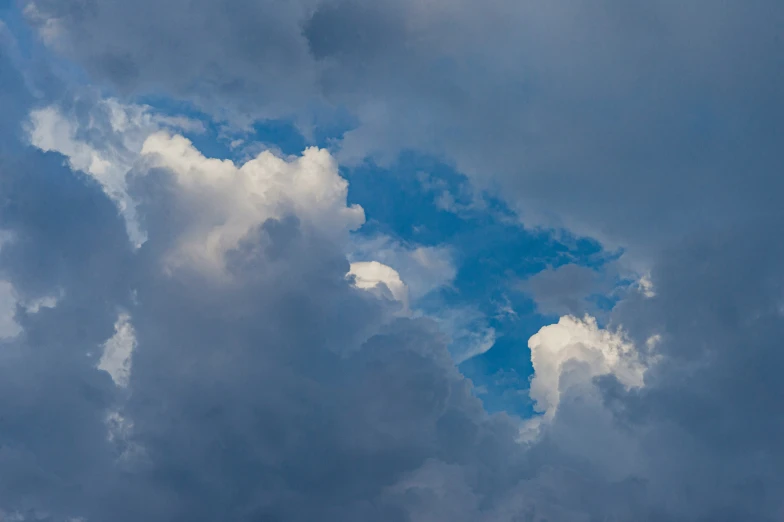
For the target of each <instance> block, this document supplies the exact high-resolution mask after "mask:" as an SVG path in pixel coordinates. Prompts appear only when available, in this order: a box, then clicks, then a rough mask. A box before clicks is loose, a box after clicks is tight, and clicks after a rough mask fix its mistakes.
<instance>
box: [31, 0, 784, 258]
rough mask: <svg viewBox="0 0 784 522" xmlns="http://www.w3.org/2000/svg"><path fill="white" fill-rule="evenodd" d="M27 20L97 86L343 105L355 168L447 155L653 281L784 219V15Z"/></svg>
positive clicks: (763, 9) (126, 12)
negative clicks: (717, 234)
mask: <svg viewBox="0 0 784 522" xmlns="http://www.w3.org/2000/svg"><path fill="white" fill-rule="evenodd" d="M28 5H35V6H36V7H35V10H34V12H31V13H32V14H31V15H30V18H31V20H32V21H33V22H34V23H36V24H38V27H41V28H42V30H48V29H46V28H47V27H51V26H52V25H55V26H56V27H57V31H56V38H54V41H53V42H51V45H52V46H53V48H55V49H57V50H59V51H60V52H61V53H62V54H63V55H64V56H67V57H69V58H71V59H74V60H76V61H77V62H78V63H80V64H82V65H83V66H84V67H86V69H87V70H88V71H89V72H90V73H91V74H92V77H93V78H95V79H97V80H98V81H104V82H109V83H110V84H112V85H113V86H115V87H117V88H119V89H121V90H123V91H124V92H134V93H144V92H152V91H155V90H156V89H158V90H163V91H165V92H168V93H170V94H172V95H174V96H178V97H184V98H189V99H194V100H197V101H198V102H199V103H201V106H203V107H205V108H206V110H207V111H208V112H210V113H212V114H216V115H218V117H223V116H226V115H227V114H234V117H236V118H238V119H240V120H248V119H250V120H253V119H260V118H261V119H263V118H268V117H281V116H282V117H289V118H292V119H294V120H295V121H298V122H304V121H308V120H309V119H311V120H312V118H313V115H314V114H315V113H316V112H318V111H314V110H313V107H324V106H326V107H340V108H345V109H347V110H348V111H349V112H350V113H351V114H352V115H353V116H354V117H355V118H356V120H357V123H358V124H357V126H356V128H354V129H352V130H350V131H349V132H347V133H345V135H344V136H343V137H342V140H341V142H340V153H339V156H338V158H339V159H340V160H341V162H344V163H348V162H350V160H356V161H362V160H363V159H364V158H366V157H368V156H371V157H376V158H378V159H384V158H386V159H390V158H393V157H394V156H395V154H396V153H397V152H398V151H400V150H407V149H414V150H418V151H421V152H425V153H428V154H432V155H434V156H437V157H443V158H446V159H447V160H448V161H449V162H450V163H452V164H454V165H456V166H457V168H458V169H459V170H460V171H461V172H463V173H466V174H468V175H469V176H470V177H471V179H472V180H473V182H474V183H475V184H476V185H477V186H480V187H482V188H491V189H493V190H495V191H496V192H498V193H500V194H501V195H502V196H503V197H504V198H505V199H506V200H507V201H508V202H509V203H510V204H511V205H512V206H514V208H515V209H516V210H518V211H519V212H520V213H521V214H522V216H523V219H524V222H525V223H526V224H527V225H529V226H534V225H542V224H543V225H546V226H552V225H555V226H564V227H566V228H568V229H570V230H572V231H573V232H575V233H577V234H587V235H590V236H593V237H596V238H598V239H601V240H602V241H604V242H605V243H606V244H607V245H610V246H612V247H613V248H614V247H615V246H623V247H626V248H627V249H629V250H630V252H631V253H630V256H632V257H635V258H637V262H639V263H640V264H642V265H646V266H644V268H650V267H649V266H647V264H648V262H649V261H650V260H651V259H652V257H653V256H655V252H656V251H657V250H658V249H659V248H661V247H662V246H664V245H666V244H667V242H668V241H669V240H670V239H671V238H672V237H673V236H675V235H679V234H682V233H687V232H689V231H694V230H697V229H698V228H699V227H700V226H704V225H709V224H711V223H715V222H717V221H720V222H721V223H723V224H732V223H733V222H735V221H737V220H739V219H743V218H744V216H747V215H748V216H750V215H756V216H758V217H759V216H762V215H764V214H765V213H768V212H770V213H774V214H776V215H778V216H779V219H780V217H781V216H780V212H779V211H778V208H779V206H778V205H777V204H776V201H775V198H771V197H770V196H769V194H772V193H777V192H778V191H777V190H776V188H780V187H778V185H776V182H775V179H774V178H775V176H774V175H773V172H774V171H775V165H776V161H775V159H776V158H777V153H778V149H779V147H778V140H777V139H776V138H775V132H773V131H772V129H775V125H776V122H777V121H778V120H779V119H780V117H781V114H782V108H784V106H783V105H782V104H781V103H780V99H779V98H780V97H779V96H778V95H777V94H778V92H779V91H780V90H781V84H782V80H783V79H784V74H782V68H781V67H780V63H779V62H778V56H779V52H778V45H777V35H778V32H779V31H778V27H779V22H780V21H781V19H782V16H784V11H783V10H782V9H781V6H780V3H779V2H776V1H774V0H765V1H763V2H760V3H757V4H755V5H754V6H752V7H747V6H744V7H740V5H739V4H735V3H724V4H722V5H720V6H716V5H715V2H708V1H700V2H698V3H697V4H695V5H693V6H690V7H688V8H687V7H685V6H684V5H682V4H677V3H673V2H670V1H668V0H658V1H656V2H653V3H646V4H645V5H639V6H633V7H629V6H628V5H627V4H626V3H625V2H621V1H617V0H612V1H609V2H605V3H603V4H601V5H598V6H581V5H577V4H565V5H553V4H543V3H541V2H533V1H526V2H510V1H508V0H497V1H493V2H490V3H488V4H487V5H483V6H482V9H478V8H477V7H476V6H475V5H474V4H472V3H471V2H467V1H457V2H427V3H426V4H423V3H422V2H415V1H396V2H376V3H374V5H373V6H367V5H365V4H363V3H361V2H355V1H351V0H344V1H319V0H302V1H296V2H289V3H288V4H287V5H286V6H285V7H281V6H279V5H277V4H273V3H269V2H262V3H259V2H251V1H241V2H238V3H237V4H236V5H234V7H233V9H232V12H231V13H230V14H226V13H222V14H221V15H220V16H219V15H218V14H217V12H216V9H218V8H217V7H216V6H215V5H213V4H212V3H211V2H207V1H203V0H202V1H198V2H187V6H186V4H185V3H183V2H182V1H177V2H168V3H167V4H166V6H165V7H161V6H160V4H159V3H158V2H151V1H142V2H137V3H136V4H135V5H134V8H133V9H131V8H130V7H128V6H127V5H125V3H123V2H119V1H109V2H101V4H100V5H95V6H92V7H91V8H89V9H87V8H85V7H84V6H83V5H82V3H81V2H78V1H76V0H66V1H61V0H57V1H53V0H36V1H35V2H28ZM182 13H187V16H183V15H182ZM151 20H153V22H151ZM218 20H221V23H218V22H217V21H218ZM751 28H754V29H753V30H752V29H751ZM206 34H208V35H210V37H209V38H205V37H204V35H206ZM248 35H255V36H248ZM185 49H187V52H186V51H184V50H185ZM155 92H157V91H155ZM327 113H329V110H327ZM308 125H309V124H304V123H303V124H302V126H303V128H306V127H308ZM740 173H743V175H742V177H743V180H742V181H739V179H740V178H739V176H740V175H741V174H740ZM706 180H710V181H706ZM662 208H667V209H668V211H667V212H666V213H665V212H662V211H661V209H662Z"/></svg>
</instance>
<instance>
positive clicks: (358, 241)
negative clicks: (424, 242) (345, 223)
mask: <svg viewBox="0 0 784 522" xmlns="http://www.w3.org/2000/svg"><path fill="white" fill-rule="evenodd" d="M349 248H350V252H349V255H348V257H349V259H350V260H351V262H360V261H378V262H380V263H383V264H385V265H387V266H390V267H392V268H394V269H395V270H396V271H397V272H398V273H399V274H400V277H401V278H402V279H403V281H405V283H406V285H408V288H409V293H410V297H411V299H412V301H416V300H417V299H419V298H421V297H424V296H425V295H427V294H428V293H429V292H431V291H433V290H436V289H438V288H443V287H445V286H448V285H449V284H451V283H452V281H453V280H454V278H455V276H456V275H457V268H456V267H455V263H454V260H453V254H452V251H451V249H450V248H448V247H446V246H420V245H408V244H404V243H402V242H400V241H396V240H394V239H392V238H390V237H388V236H376V237H373V238H370V239H369V238H364V237H357V238H354V240H353V242H352V245H351V246H350V247H349Z"/></svg>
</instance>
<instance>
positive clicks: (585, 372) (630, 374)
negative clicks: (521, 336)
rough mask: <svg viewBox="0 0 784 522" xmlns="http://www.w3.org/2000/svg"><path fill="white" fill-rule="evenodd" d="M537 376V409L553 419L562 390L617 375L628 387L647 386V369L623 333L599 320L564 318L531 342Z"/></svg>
mask: <svg viewBox="0 0 784 522" xmlns="http://www.w3.org/2000/svg"><path fill="white" fill-rule="evenodd" d="M528 347H529V348H530V349H531V362H532V363H533V366H534V375H533V378H532V379H531V398H532V399H533V400H534V401H535V402H536V409H537V410H538V411H540V412H542V413H544V415H545V417H549V418H552V417H553V416H554V415H555V413H556V411H557V408H558V403H559V400H560V395H561V391H562V390H565V389H568V388H569V387H570V386H572V385H573V384H580V383H584V382H586V381H590V380H592V379H593V378H594V377H598V376H602V375H613V376H614V377H615V378H617V379H618V381H619V382H620V383H621V384H623V385H625V386H627V387H640V386H642V384H643V375H644V373H645V367H644V366H643V365H642V364H641V363H640V361H639V360H638V359H637V351H636V350H635V348H634V346H633V345H632V344H631V343H630V342H629V341H628V340H627V339H626V338H625V336H624V333H623V332H622V331H619V332H612V331H607V330H602V329H600V328H599V327H598V326H597V324H596V319H594V318H592V317H590V316H586V317H585V318H584V319H582V320H581V319H577V318H576V317H571V316H564V317H561V319H560V320H559V321H558V323H557V324H554V325H550V326H545V327H544V328H542V329H541V330H539V332H538V333H537V334H536V335H534V336H533V337H531V338H530V339H529V341H528Z"/></svg>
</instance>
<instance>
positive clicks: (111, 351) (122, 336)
mask: <svg viewBox="0 0 784 522" xmlns="http://www.w3.org/2000/svg"><path fill="white" fill-rule="evenodd" d="M135 348H136V332H135V331H134V329H133V325H132V324H131V316H130V315H128V314H127V313H121V314H120V315H119V316H118V317H117V322H116V323H114V335H113V336H112V337H110V338H109V339H108V340H107V341H106V342H105V343H104V345H103V354H102V355H101V359H100V361H99V362H98V369H99V370H103V371H105V372H106V373H108V374H109V375H111V377H112V380H113V381H114V384H116V385H117V386H119V387H121V388H125V387H127V386H128V381H129V380H130V378H131V362H132V356H133V350H134V349H135Z"/></svg>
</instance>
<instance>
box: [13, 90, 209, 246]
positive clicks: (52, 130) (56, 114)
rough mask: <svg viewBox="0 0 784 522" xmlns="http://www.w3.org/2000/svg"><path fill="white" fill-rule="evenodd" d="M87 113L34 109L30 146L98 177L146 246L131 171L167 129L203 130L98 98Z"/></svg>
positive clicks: (134, 239)
mask: <svg viewBox="0 0 784 522" xmlns="http://www.w3.org/2000/svg"><path fill="white" fill-rule="evenodd" d="M88 111H89V112H88V114H87V115H80V114H79V113H78V112H76V111H71V114H69V115H66V114H64V113H63V111H62V110H61V109H60V108H59V107H57V106H47V107H43V108H41V109H35V110H33V111H31V112H30V122H29V125H28V127H29V129H28V133H29V141H30V144H32V145H33V146H35V147H37V148H39V149H41V150H43V151H45V152H48V151H56V152H59V153H60V154H63V155H64V156H66V157H67V158H68V163H69V165H70V166H71V168H72V169H75V170H79V171H82V172H84V173H85V174H89V175H90V176H92V177H93V178H95V179H96V180H97V181H98V182H99V183H100V184H101V186H102V187H103V188H104V191H105V192H106V193H107V195H108V196H109V197H110V198H111V199H112V200H113V201H114V202H115V203H116V204H117V207H118V210H119V211H120V213H121V214H122V215H123V217H124V218H125V220H126V227H127V230H128V236H129V238H130V239H131V241H132V242H133V243H134V244H136V245H137V246H138V245H141V244H142V243H143V242H144V241H145V240H146V239H147V238H146V235H145V232H144V230H142V229H141V227H140V225H139V223H138V219H137V217H136V204H135V202H134V201H133V200H132V199H131V198H130V196H129V195H128V187H127V179H126V176H127V174H128V172H129V171H130V170H131V169H132V168H133V166H134V163H135V162H136V161H137V160H138V157H139V153H140V152H141V149H142V146H143V144H144V142H145V140H146V139H147V137H148V136H149V135H151V134H153V133H155V132H157V131H158V130H159V129H161V128H165V127H170V128H176V129H180V130H196V131H198V130H200V129H201V126H200V124H199V123H197V122H193V121H190V120H188V119H185V118H172V117H165V116H162V115H158V114H155V113H154V112H151V111H150V108H149V107H146V106H140V105H124V104H121V103H119V102H118V101H117V100H115V99H111V98H109V99H100V100H97V101H96V102H95V103H94V104H92V106H90V107H89V109H88ZM80 116H81V118H80ZM80 120H81V121H80Z"/></svg>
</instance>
